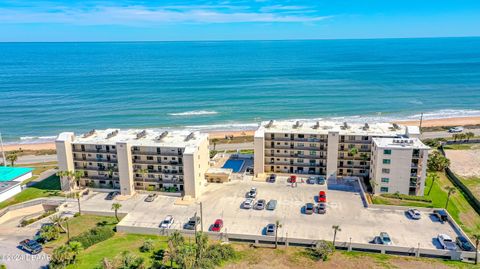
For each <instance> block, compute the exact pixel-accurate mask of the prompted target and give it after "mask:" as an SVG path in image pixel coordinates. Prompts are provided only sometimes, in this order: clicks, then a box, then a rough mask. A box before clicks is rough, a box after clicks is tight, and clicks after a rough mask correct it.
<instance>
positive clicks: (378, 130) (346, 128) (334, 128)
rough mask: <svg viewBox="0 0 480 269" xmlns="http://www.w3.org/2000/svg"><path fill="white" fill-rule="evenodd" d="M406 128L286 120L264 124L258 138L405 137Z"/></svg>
mask: <svg viewBox="0 0 480 269" xmlns="http://www.w3.org/2000/svg"><path fill="white" fill-rule="evenodd" d="M406 128H407V127H406V126H402V125H398V124H393V123H349V122H340V121H326V120H318V121H316V120H285V121H265V122H262V124H261V125H260V128H259V129H258V131H257V133H256V136H257V137H258V136H261V135H262V133H264V132H266V133H299V134H328V132H338V133H339V134H340V135H370V136H372V135H373V136H392V137H395V136H404V135H405V134H406Z"/></svg>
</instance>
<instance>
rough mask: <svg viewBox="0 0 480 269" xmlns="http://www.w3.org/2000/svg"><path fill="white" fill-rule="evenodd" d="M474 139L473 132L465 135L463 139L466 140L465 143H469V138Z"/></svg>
mask: <svg viewBox="0 0 480 269" xmlns="http://www.w3.org/2000/svg"><path fill="white" fill-rule="evenodd" d="M474 137H475V134H474V133H473V132H467V133H465V138H466V139H467V141H470V138H474Z"/></svg>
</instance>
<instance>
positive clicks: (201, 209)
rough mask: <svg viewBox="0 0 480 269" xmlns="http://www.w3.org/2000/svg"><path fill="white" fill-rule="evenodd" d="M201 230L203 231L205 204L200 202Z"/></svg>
mask: <svg viewBox="0 0 480 269" xmlns="http://www.w3.org/2000/svg"><path fill="white" fill-rule="evenodd" d="M200 231H201V232H202V233H203V206H202V202H200Z"/></svg>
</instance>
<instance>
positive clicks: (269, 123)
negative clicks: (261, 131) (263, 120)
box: [265, 120, 273, 128]
mask: <svg viewBox="0 0 480 269" xmlns="http://www.w3.org/2000/svg"><path fill="white" fill-rule="evenodd" d="M272 126H273V120H271V121H269V122H268V123H267V125H265V128H270V127H272Z"/></svg>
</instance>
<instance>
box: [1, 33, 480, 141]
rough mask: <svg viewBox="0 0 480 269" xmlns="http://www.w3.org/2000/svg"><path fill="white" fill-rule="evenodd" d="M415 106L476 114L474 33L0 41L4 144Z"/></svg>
mask: <svg viewBox="0 0 480 269" xmlns="http://www.w3.org/2000/svg"><path fill="white" fill-rule="evenodd" d="M420 112H427V117H428V116H431V117H434V116H436V117H438V116H449V115H450V116H462V115H473V114H475V115H478V114H480V38H437V39H383V40H319V41H232V42H136V43H0V132H2V134H3V135H4V138H5V139H6V140H8V141H15V140H19V139H20V138H22V139H23V140H24V141H29V140H35V139H38V138H39V137H43V138H46V139H47V138H50V136H53V135H56V134H57V133H58V132H61V131H76V132H81V131H86V130H89V129H93V128H96V129H99V128H107V127H121V128H129V127H164V126H169V127H185V126H195V128H207V129H212V128H217V129H218V128H223V129H225V128H253V127H254V126H255V124H254V123H256V122H258V121H260V120H268V119H293V118H325V117H328V118H331V117H340V118H342V119H343V117H349V118H351V119H352V120H354V119H358V117H357V116H362V117H367V118H369V119H370V120H385V119H390V118H397V119H398V118H418V114H419V113H420ZM212 125H213V126H212Z"/></svg>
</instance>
